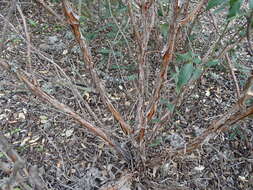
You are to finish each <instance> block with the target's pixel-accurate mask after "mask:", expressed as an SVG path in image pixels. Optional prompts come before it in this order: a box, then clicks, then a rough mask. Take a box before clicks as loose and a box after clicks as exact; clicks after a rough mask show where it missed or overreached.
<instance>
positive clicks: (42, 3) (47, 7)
mask: <svg viewBox="0 0 253 190" xmlns="http://www.w3.org/2000/svg"><path fill="white" fill-rule="evenodd" d="M35 1H37V2H38V3H39V4H41V5H42V6H43V7H44V8H45V9H46V10H47V11H48V12H49V13H51V14H52V15H54V16H55V17H56V18H57V19H58V20H59V21H60V22H61V24H63V25H65V24H66V22H65V21H64V19H63V18H62V16H60V15H58V14H57V13H56V12H55V11H54V10H53V9H52V8H51V7H49V6H48V5H47V4H46V3H45V1H44V0H35Z"/></svg>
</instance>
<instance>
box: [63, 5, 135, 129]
mask: <svg viewBox="0 0 253 190" xmlns="http://www.w3.org/2000/svg"><path fill="white" fill-rule="evenodd" d="M63 10H64V13H65V16H66V18H67V21H68V23H69V24H70V26H71V28H72V32H73V33H74V35H75V38H76V41H77V42H78V44H79V46H80V48H81V50H82V52H83V60H84V61H85V62H86V63H87V66H88V69H89V71H90V74H91V77H92V80H93V83H94V84H95V85H96V88H97V90H98V92H99V94H100V96H101V99H102V101H103V103H104V105H107V107H108V109H109V110H110V112H111V113H112V115H113V116H114V118H115V119H116V120H117V121H118V122H119V123H120V126H121V129H122V131H123V132H124V133H125V134H130V133H132V129H131V127H130V126H129V125H128V124H127V123H126V122H125V121H124V120H123V118H122V116H121V114H120V113H119V112H118V111H117V110H116V109H115V108H114V106H113V105H112V103H111V102H110V99H109V98H108V95H107V92H106V90H105V87H104V86H103V84H102V82H101V81H100V79H99V77H98V75H97V72H96V70H95V68H94V62H93V59H92V55H91V53H90V51H89V47H88V45H87V43H86V42H85V39H84V37H83V36H82V33H81V30H80V24H79V17H78V15H76V14H75V13H74V12H73V9H72V8H71V6H70V4H69V2H68V1H67V0H63Z"/></svg>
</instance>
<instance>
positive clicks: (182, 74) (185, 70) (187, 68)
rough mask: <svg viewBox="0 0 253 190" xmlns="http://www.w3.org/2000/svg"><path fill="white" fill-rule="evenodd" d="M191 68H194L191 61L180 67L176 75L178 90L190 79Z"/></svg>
mask: <svg viewBox="0 0 253 190" xmlns="http://www.w3.org/2000/svg"><path fill="white" fill-rule="evenodd" d="M193 70H194V67H193V64H192V63H188V64H185V65H184V66H183V67H182V68H181V69H180V71H179V75H178V81H177V91H178V92H179V90H180V89H181V88H182V87H183V86H184V85H185V84H187V82H188V81H189V80H190V78H191V76H192V72H193Z"/></svg>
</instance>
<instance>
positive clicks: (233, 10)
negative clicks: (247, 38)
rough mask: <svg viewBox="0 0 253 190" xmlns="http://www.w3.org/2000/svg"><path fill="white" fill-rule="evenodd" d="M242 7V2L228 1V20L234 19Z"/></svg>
mask: <svg viewBox="0 0 253 190" xmlns="http://www.w3.org/2000/svg"><path fill="white" fill-rule="evenodd" d="M241 5H242V0H230V1H229V11H228V18H231V17H234V16H236V15H237V14H238V12H239V10H240V8H241Z"/></svg>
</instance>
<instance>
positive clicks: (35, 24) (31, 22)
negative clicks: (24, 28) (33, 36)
mask: <svg viewBox="0 0 253 190" xmlns="http://www.w3.org/2000/svg"><path fill="white" fill-rule="evenodd" d="M28 23H29V24H30V25H31V26H32V27H36V26H37V25H38V23H37V22H35V21H34V20H32V19H28Z"/></svg>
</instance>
